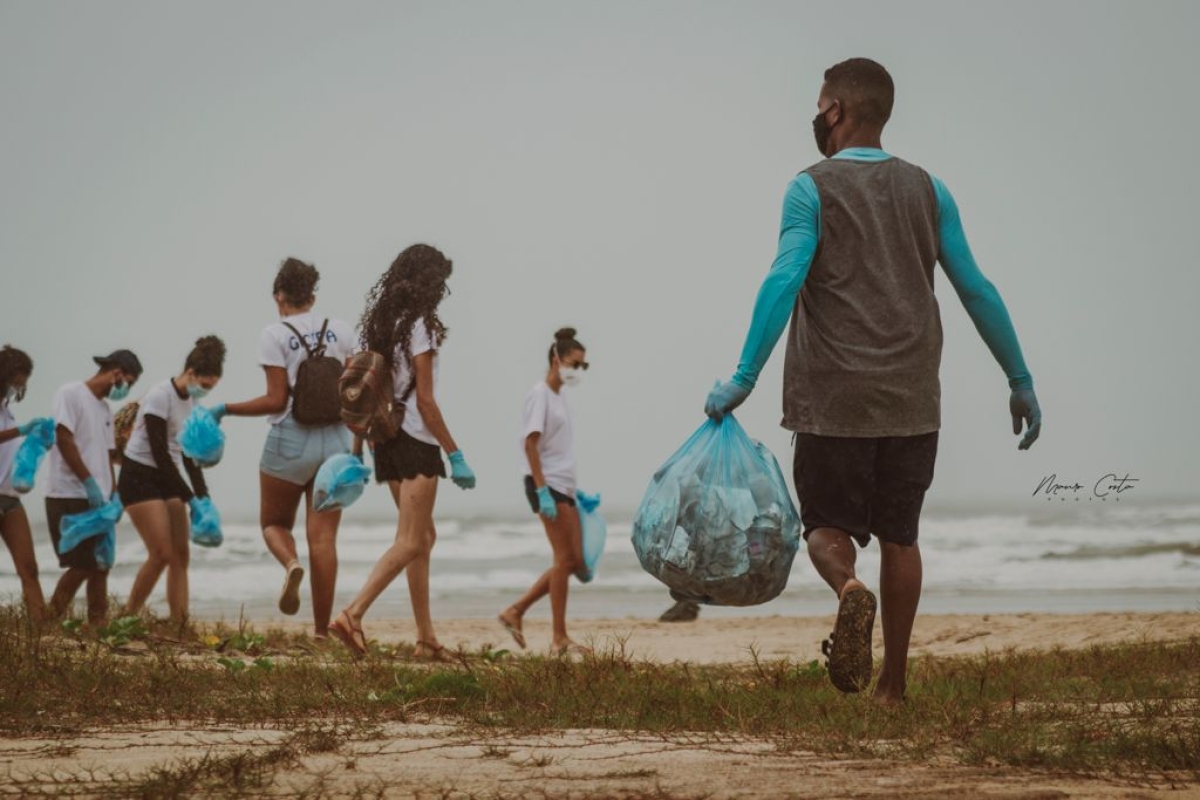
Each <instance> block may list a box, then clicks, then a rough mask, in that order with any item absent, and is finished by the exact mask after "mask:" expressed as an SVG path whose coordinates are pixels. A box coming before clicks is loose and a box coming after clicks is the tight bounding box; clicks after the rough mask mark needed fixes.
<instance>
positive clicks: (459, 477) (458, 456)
mask: <svg viewBox="0 0 1200 800" xmlns="http://www.w3.org/2000/svg"><path fill="white" fill-rule="evenodd" d="M449 459H450V480H452V481H454V485H455V486H457V487H458V488H460V489H474V488H475V473H474V472H473V471H472V470H471V468H470V467H468V466H467V458H466V456H464V455H463V452H462V450H455V451H454V452H453V453H451V454H450V455H449Z"/></svg>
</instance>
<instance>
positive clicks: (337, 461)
mask: <svg viewBox="0 0 1200 800" xmlns="http://www.w3.org/2000/svg"><path fill="white" fill-rule="evenodd" d="M370 477H371V468H370V467H368V466H367V465H365V464H363V463H362V461H360V460H359V459H358V458H356V457H355V456H352V455H350V454H349V453H343V454H341V455H336V456H330V457H329V458H327V459H325V463H324V464H322V465H321V468H320V469H319V470H317V477H316V478H315V479H314V480H313V508H315V509H316V510H317V511H334V510H336V509H342V508H349V507H350V506H352V505H353V504H354V501H355V500H357V499H358V498H359V497H361V496H362V493H363V487H365V486H366V485H367V481H368V480H370Z"/></svg>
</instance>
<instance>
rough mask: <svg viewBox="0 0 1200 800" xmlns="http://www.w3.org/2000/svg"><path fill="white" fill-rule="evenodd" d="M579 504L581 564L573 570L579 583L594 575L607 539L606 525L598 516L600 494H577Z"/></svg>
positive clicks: (589, 579) (590, 578) (585, 581)
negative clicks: (581, 544) (581, 541)
mask: <svg viewBox="0 0 1200 800" xmlns="http://www.w3.org/2000/svg"><path fill="white" fill-rule="evenodd" d="M577 499H578V506H579V523H580V526H581V527H582V536H583V566H582V567H580V568H579V569H577V570H575V577H576V578H578V579H579V581H580V583H591V581H592V579H593V578H595V577H596V565H597V564H598V563H600V556H601V555H602V554H603V553H604V542H605V540H606V539H608V525H607V524H606V523H605V522H604V517H602V516H600V511H599V510H598V509H599V506H600V495H598V494H597V495H584V494H583V493H580V494H579V495H578V496H577Z"/></svg>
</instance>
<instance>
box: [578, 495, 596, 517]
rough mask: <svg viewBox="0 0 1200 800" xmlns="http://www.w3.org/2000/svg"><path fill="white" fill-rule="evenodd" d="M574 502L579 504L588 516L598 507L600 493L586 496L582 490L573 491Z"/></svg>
mask: <svg viewBox="0 0 1200 800" xmlns="http://www.w3.org/2000/svg"><path fill="white" fill-rule="evenodd" d="M575 500H576V502H578V503H579V507H580V508H582V509H583V510H584V511H585V512H586V513H588V514H590V513H592V512H593V511H595V510H596V509H597V508H599V507H600V493H599V492H597V493H596V494H588V493H587V492H585V491H583V490H582V489H576V490H575Z"/></svg>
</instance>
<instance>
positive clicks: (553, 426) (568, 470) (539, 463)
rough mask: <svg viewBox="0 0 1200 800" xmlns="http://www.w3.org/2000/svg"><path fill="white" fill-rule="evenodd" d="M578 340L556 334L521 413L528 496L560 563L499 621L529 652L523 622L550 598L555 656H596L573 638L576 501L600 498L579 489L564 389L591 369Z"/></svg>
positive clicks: (579, 536)
mask: <svg viewBox="0 0 1200 800" xmlns="http://www.w3.org/2000/svg"><path fill="white" fill-rule="evenodd" d="M575 336H576V333H575V329H574V328H562V329H560V330H558V331H557V332H556V333H555V334H554V344H552V345H550V352H549V353H548V354H547V361H548V362H549V370H548V371H547V372H546V377H545V378H544V379H542V380H540V381H538V382H537V383H535V384H534V385H533V388H532V389H530V390H529V394H527V395H526V396H525V408H524V411H523V412H522V414H521V456H522V458H523V459H524V462H525V498H526V499H527V500H528V501H529V508H530V509H531V510H532V511H533V513H534V514H537V515H538V517H539V518H540V519H541V521H542V526H543V527H545V529H546V538H547V539H549V540H550V549H551V551H552V552H553V556H554V561H553V563H552V564H551V565H550V568H549V569H548V570H546V571H545V572H544V573H543V574H542V576H541V577H540V578H538V579H537V580H536V581H534V584H533V586H531V587H529V591H527V592H525V594H524V595H522V596H521V598H520V599H519V600H517V602H515V603H513V604H512V605H511V606H509V607H508V608H506V609H505V610H504V611H503V612H501V614H500V617H499V619H500V624H501V625H503V626H504V629H505V630H507V631H508V632H509V633H510V634H511V635H512V637H513V641H515V642H516V643H517V645H518V646H519V647H520V648H521V649H525V634H524V633H523V632H522V630H521V620H522V618H524V616H525V612H527V611H528V610H529V607H530V606H532V605H533V604H534V603H536V602H537V601H538V600H541V599H542V598H543V597H545V596H546V595H547V594H548V595H550V614H551V618H552V620H553V633H552V639H553V641H552V642H551V645H550V652H551V653H553V654H554V655H565V654H568V653H587V652H590V650H589V648H587V647H584V646H583V645H581V644H576V643H575V642H573V641H571V638H570V637H569V636H567V586H568V579H569V578H570V577H571V575H572V573H574V572H576V571H577V570H578V569H579V568H580V567H582V566H583V532H582V527H581V523H580V519H579V509H578V508H576V507H575V501H576V499H577V498H578V499H579V500H580V501H583V502H584V503H585V506H586V504H587V503H588V502H592V503H599V495H596V496H595V497H592V496H590V495H584V494H583V493H582V492H579V489H578V487H577V486H576V480H575V472H576V467H575V426H574V422H573V420H572V418H571V409H570V407H569V406H568V405H567V400H566V398H565V397H563V394H562V389H563V387H564V386H576V385H578V384H579V382H580V381H581V380H582V379H583V373H584V371H586V370H587V368H588V362H587V351H586V350H585V349H584V347H583V345H582V344H580V342H579V340H578V339H576V338H575Z"/></svg>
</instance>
